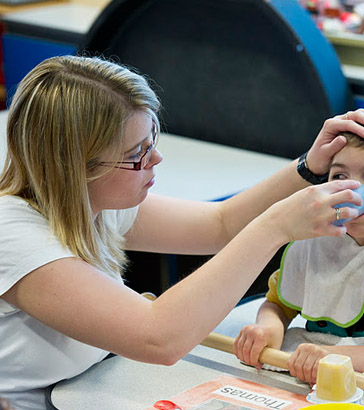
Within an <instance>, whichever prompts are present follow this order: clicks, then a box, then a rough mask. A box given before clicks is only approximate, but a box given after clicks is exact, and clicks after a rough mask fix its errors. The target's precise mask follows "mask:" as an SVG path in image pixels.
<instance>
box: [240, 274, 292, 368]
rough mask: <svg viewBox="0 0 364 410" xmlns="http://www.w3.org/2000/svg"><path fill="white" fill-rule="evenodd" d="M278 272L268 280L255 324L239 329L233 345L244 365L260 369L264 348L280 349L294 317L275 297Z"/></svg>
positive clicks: (276, 296)
mask: <svg viewBox="0 0 364 410" xmlns="http://www.w3.org/2000/svg"><path fill="white" fill-rule="evenodd" d="M278 275H279V271H277V272H275V273H273V274H272V275H271V277H270V278H269V282H268V285H269V291H268V293H267V299H266V300H265V302H264V303H263V304H262V306H261V307H260V309H259V311H258V315H257V320H256V324H253V325H248V326H245V327H243V328H242V329H241V331H240V333H239V335H238V337H237V338H236V340H235V343H234V352H235V354H236V356H237V357H238V358H239V359H240V360H242V361H243V362H244V363H246V364H249V365H252V366H255V367H256V368H257V369H260V368H261V367H262V363H260V362H259V361H258V358H259V355H260V353H261V352H262V350H263V349H264V348H265V347H273V348H275V349H280V347H281V345H282V341H283V336H284V333H285V330H286V329H287V326H288V325H289V323H290V322H291V320H292V318H293V317H294V316H295V315H296V312H295V311H292V310H291V309H289V308H285V307H284V306H283V305H281V303H280V301H279V299H278V295H277V281H278Z"/></svg>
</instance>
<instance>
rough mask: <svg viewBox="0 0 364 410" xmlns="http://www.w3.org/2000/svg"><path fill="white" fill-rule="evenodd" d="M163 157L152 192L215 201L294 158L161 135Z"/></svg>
mask: <svg viewBox="0 0 364 410" xmlns="http://www.w3.org/2000/svg"><path fill="white" fill-rule="evenodd" d="M7 117H8V112H7V111H0V168H2V167H3V164H4V160H5V155H6V136H5V135H6V121H7ZM158 149H159V150H160V151H161V153H162V154H163V156H164V160H163V161H162V163H161V164H160V165H158V166H157V167H156V169H155V171H156V184H155V185H154V186H153V188H152V189H151V191H152V192H155V193H159V194H163V195H168V196H173V197H177V198H183V199H193V200H216V199H221V198H224V197H227V196H230V195H232V194H234V193H236V192H239V191H242V190H244V189H247V188H249V187H251V186H252V185H255V184H256V183H258V182H260V181H262V180H263V179H265V178H267V177H268V176H270V175H272V174H273V173H274V172H276V171H278V170H279V169H281V168H283V167H284V166H285V165H287V164H288V163H289V162H290V161H291V160H289V159H287V158H281V157H275V156H272V155H267V154H261V153H257V152H253V151H247V150H242V149H239V148H233V147H228V146H224V145H220V144H214V143H211V142H205V141H201V140H194V139H191V138H185V137H179V136H175V135H171V134H162V135H161V137H160V141H159V145H158Z"/></svg>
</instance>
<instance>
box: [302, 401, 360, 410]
mask: <svg viewBox="0 0 364 410" xmlns="http://www.w3.org/2000/svg"><path fill="white" fill-rule="evenodd" d="M363 407H364V406H361V405H360V404H353V403H323V404H315V405H313V406H309V407H303V408H302V409H301V410H303V409H306V410H311V409H312V410H314V409H317V410H359V409H363Z"/></svg>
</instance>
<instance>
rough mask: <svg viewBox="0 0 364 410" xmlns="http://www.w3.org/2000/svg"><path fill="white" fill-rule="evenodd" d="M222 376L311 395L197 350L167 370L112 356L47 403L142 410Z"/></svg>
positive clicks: (90, 409) (61, 386) (291, 382)
mask: <svg viewBox="0 0 364 410" xmlns="http://www.w3.org/2000/svg"><path fill="white" fill-rule="evenodd" d="M221 373H226V374H229V375H232V376H235V377H239V378H243V379H246V380H249V381H253V382H258V383H261V384H266V385H271V386H274V387H278V388H280V389H285V390H288V391H292V392H295V393H298V394H302V395H307V394H308V392H309V391H310V388H309V386H308V385H307V384H305V383H302V382H299V381H297V380H296V379H295V378H293V377H291V376H289V375H288V374H286V373H277V372H271V371H267V370H260V371H259V372H258V371H257V370H256V369H254V368H252V367H248V366H245V365H243V364H241V363H240V362H239V360H238V359H237V358H236V357H235V356H234V355H232V354H229V353H225V352H222V351H219V350H215V349H212V348H209V347H205V346H197V347H196V348H195V349H193V350H192V351H191V352H190V353H189V354H188V355H187V356H185V357H184V358H183V359H182V360H180V361H179V362H177V363H176V364H175V365H173V366H170V367H166V366H158V365H152V364H146V363H140V362H134V361H132V360H129V359H126V358H123V357H119V356H115V357H113V358H111V359H107V360H105V361H103V362H101V363H98V364H96V365H95V366H93V367H92V368H91V369H89V370H88V371H87V372H85V373H84V374H82V375H80V376H77V377H75V378H73V379H70V380H65V381H62V382H60V383H58V384H57V385H56V386H55V388H54V389H53V391H52V394H51V399H52V403H53V405H54V406H55V407H56V408H57V409H59V410H74V409H87V410H100V409H107V410H117V409H118V410H143V409H145V408H147V407H149V406H152V405H153V403H155V402H156V401H157V400H161V399H168V398H171V397H172V396H174V395H176V394H178V393H180V392H182V391H184V390H188V389H191V388H193V387H195V386H197V385H199V384H201V383H204V382H206V381H209V380H212V379H214V378H215V377H217V376H219V375H221ZM95 386H97V388H95Z"/></svg>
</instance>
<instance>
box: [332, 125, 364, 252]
mask: <svg viewBox="0 0 364 410" xmlns="http://www.w3.org/2000/svg"><path fill="white" fill-rule="evenodd" d="M342 135H344V136H345V138H346V140H347V143H346V145H345V146H344V148H343V149H342V150H340V151H339V152H338V153H337V154H336V155H335V156H334V158H333V160H332V162H331V165H330V171H329V181H333V180H336V179H355V180H358V181H360V182H361V183H362V184H364V139H363V138H361V137H359V136H358V135H356V134H353V133H350V132H345V133H343V134H342ZM345 226H346V227H347V232H348V233H349V234H350V235H351V236H352V237H353V238H354V239H355V240H356V241H357V242H358V243H359V244H360V245H364V214H363V215H361V216H360V217H358V218H355V219H353V220H351V221H349V222H347V223H346V224H345Z"/></svg>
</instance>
